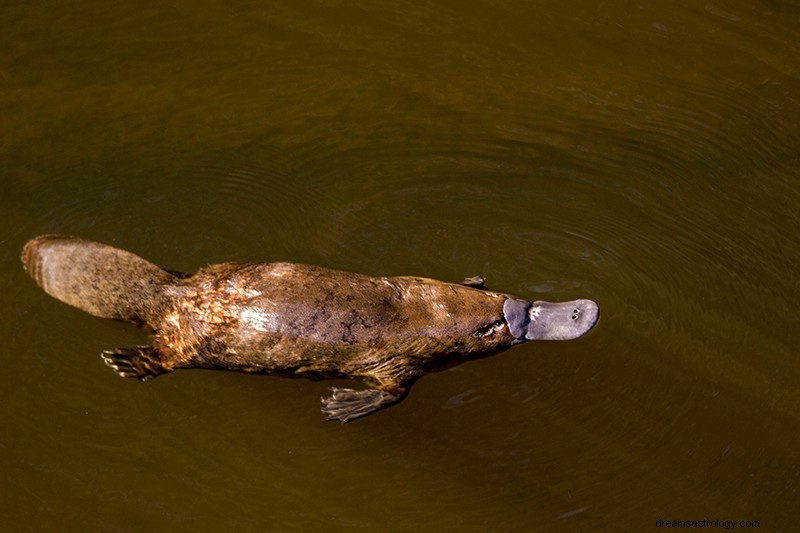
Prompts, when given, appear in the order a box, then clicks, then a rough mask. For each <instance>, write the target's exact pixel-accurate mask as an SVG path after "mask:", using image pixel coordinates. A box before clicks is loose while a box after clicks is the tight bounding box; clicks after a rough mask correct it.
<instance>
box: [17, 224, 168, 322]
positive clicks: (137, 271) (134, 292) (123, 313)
mask: <svg viewBox="0 0 800 533" xmlns="http://www.w3.org/2000/svg"><path fill="white" fill-rule="evenodd" d="M22 263H23V265H24V266H25V271H26V272H27V273H28V275H29V276H30V277H31V278H33V280H34V281H35V282H36V283H37V284H38V285H39V286H40V287H41V288H42V289H44V291H45V292H46V293H47V294H49V295H50V296H52V297H54V298H56V299H58V300H61V301H62V302H64V303H66V304H69V305H71V306H73V307H77V308H78V309H81V310H83V311H86V312H87V313H90V314H92V315H94V316H98V317H101V318H112V319H116V320H124V321H126V322H132V323H134V324H138V325H147V326H150V327H151V328H152V327H153V324H150V323H148V317H154V316H157V315H158V314H159V313H158V309H159V308H160V307H162V306H163V290H164V288H165V287H166V286H168V285H169V284H170V283H172V282H174V281H175V279H176V278H175V276H173V275H172V274H170V273H168V272H166V271H165V270H163V269H161V268H159V267H157V266H156V265H154V264H152V263H150V262H149V261H145V260H144V259H142V258H141V257H139V256H137V255H135V254H132V253H130V252H126V251H125V250H120V249H118V248H114V247H113V246H107V245H105V244H100V243H97V242H93V241H87V240H84V239H79V238H77V237H66V236H63V235H42V236H41V237H37V238H35V239H33V240H31V241H29V242H28V243H27V244H26V245H25V248H24V249H23V251H22Z"/></svg>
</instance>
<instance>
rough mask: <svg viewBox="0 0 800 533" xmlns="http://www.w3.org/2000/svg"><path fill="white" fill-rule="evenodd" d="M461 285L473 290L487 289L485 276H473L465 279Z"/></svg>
mask: <svg viewBox="0 0 800 533" xmlns="http://www.w3.org/2000/svg"><path fill="white" fill-rule="evenodd" d="M459 285H464V286H465V287H472V288H473V289H485V288H486V278H484V277H483V276H472V277H471V278H464V281H462V282H461V283H459Z"/></svg>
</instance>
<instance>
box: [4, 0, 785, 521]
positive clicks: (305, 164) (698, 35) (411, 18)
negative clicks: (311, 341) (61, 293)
mask: <svg viewBox="0 0 800 533" xmlns="http://www.w3.org/2000/svg"><path fill="white" fill-rule="evenodd" d="M798 28H800V8H798V7H797V4H796V3H793V2H784V1H781V0H765V1H747V2H745V1H743V0H731V1H728V2H713V1H712V2H706V1H702V2H692V1H686V2H667V1H654V2H641V3H637V2H616V3H599V4H598V3H596V2H580V1H575V0H568V1H564V2H544V1H534V2H522V1H505V2H504V1H499V2H473V1H470V2H453V1H447V2H436V3H423V2H378V1H372V2H359V3H341V2H336V1H316V2H246V1H228V2H204V3H197V2H181V1H176V2H81V3H75V2H66V1H64V2H57V1H42V2H5V3H4V4H3V6H2V7H0V35H2V36H3V37H2V42H3V46H2V47H0V180H1V181H0V183H2V189H3V190H2V193H1V194H0V228H2V229H0V261H2V262H1V263H0V268H1V269H2V270H1V271H0V283H1V284H2V285H1V286H0V290H2V294H3V298H2V300H1V301H2V306H1V307H0V313H1V314H0V336H1V337H2V338H3V344H2V346H3V349H2V352H0V355H2V372H0V400H2V401H0V522H1V523H2V524H4V527H5V528H8V529H9V530H14V531H22V530H31V531H40V530H51V531H98V530H100V531H146V530H150V531H152V530H155V531H248V530H249V531H264V530H268V531H367V530H383V531H411V530H423V531H531V530H533V531H610V532H619V531H632V532H634V531H635V532H639V531H651V530H658V528H657V527H656V521H657V520H659V519H666V520H703V519H707V520H714V519H721V520H736V521H737V523H738V521H741V520H745V521H758V522H759V524H760V528H758V529H760V530H763V531H793V530H795V529H796V527H797V520H798V518H800V512H799V511H798V509H799V508H800V489H799V488H798V484H800V466H798V461H799V460H800V457H799V456H800V350H798V344H799V343H800V319H798V313H797V309H798V308H799V307H800V272H799V270H800V269H799V268H798V264H800V192H798V178H799V177H800V60H798V58H800V29H798ZM53 232H58V233H68V234H74V235H79V236H82V237H86V238H91V239H96V240H101V241H104V242H108V243H111V244H115V245H117V246H120V247H123V248H126V249H129V250H131V251H134V252H136V253H139V254H141V255H143V256H144V257H147V258H148V259H151V260H153V261H154V262H156V263H158V264H161V265H166V266H170V267H172V268H175V269H182V270H193V269H196V268H198V267H202V266H205V265H207V264H209V263H214V262H220V261H228V260H239V261H244V260H259V261H278V260H281V261H287V260H288V261H302V262H309V263H314V264H320V265H324V266H329V267H336V268H343V269H348V270H353V271H358V272H364V273H368V274H373V275H396V274H414V275H423V276H429V277H435V278H440V279H446V280H460V279H462V278H463V277H465V276H472V275H476V274H481V275H483V276H486V277H487V278H488V280H489V285H490V286H491V287H492V288H494V289H497V290H502V291H505V292H512V293H516V294H518V295H520V296H522V297H526V298H530V299H534V298H541V299H549V300H559V299H572V298H577V297H588V298H593V299H595V300H596V301H598V302H599V303H600V306H601V309H602V317H601V321H600V323H599V324H598V326H597V328H596V329H595V330H594V331H593V332H592V333H591V334H590V335H588V336H587V337H584V338H582V339H579V340H577V341H573V342H565V343H538V344H537V343H529V344H526V345H523V346H519V347H516V348H514V349H512V350H510V351H508V352H505V353H503V354H502V355H498V356H496V357H493V358H489V359H485V360H481V361H477V362H472V363H468V364H465V365H463V366H460V367H456V368H454V369H451V370H449V371H446V372H442V373H438V374H433V375H430V376H427V377H426V378H424V379H422V380H421V381H420V382H419V383H417V385H416V386H415V387H414V389H413V391H412V393H411V395H410V396H409V397H408V398H407V399H406V400H405V401H404V402H403V403H402V404H400V405H399V406H397V407H394V408H392V409H389V410H387V411H383V412H381V413H379V414H377V415H375V416H371V417H368V418H366V419H363V420H360V421H357V422H354V423H352V424H349V425H347V426H341V425H339V424H334V423H329V422H326V421H324V420H323V416H322V414H321V413H320V412H319V397H320V396H322V395H325V394H326V393H327V387H328V386H330V385H331V384H330V383H325V382H306V381H293V380H285V379H279V378H271V377H258V376H245V375H238V374H227V373H215V372H202V371H194V372H183V373H181V372H178V373H176V374H173V375H170V376H165V377H163V378H159V379H157V380H155V381H154V382H152V383H148V384H146V385H143V384H140V383H138V382H135V381H133V380H123V379H120V378H119V377H117V376H116V375H115V374H114V373H113V372H111V371H110V370H109V369H108V368H106V367H105V365H103V364H102V361H101V360H100V357H99V353H100V352H101V351H102V350H103V349H107V348H110V347H114V346H129V345H133V344H136V343H143V342H146V336H145V334H144V333H143V332H141V331H138V330H136V329H135V328H133V327H131V326H128V325H125V324H119V323H114V322H110V321H103V320H100V319H95V318H92V317H90V316H88V315H85V314H83V313H81V312H80V311H77V310H74V309H72V308H69V307H67V306H65V305H63V304H60V303H58V302H56V301H55V300H52V299H50V298H48V297H47V296H46V295H45V294H44V293H43V292H41V291H40V290H38V289H37V288H36V287H35V286H34V284H33V283H31V282H30V281H29V280H28V279H27V277H26V276H25V274H24V273H23V271H22V268H21V265H20V263H19V253H20V250H21V247H22V245H23V244H24V243H25V241H26V240H27V239H29V238H31V237H33V236H35V235H38V234H41V233H53ZM737 529H740V530H741V529H745V528H744V527H742V526H739V527H737ZM716 530H719V528H717V529H716Z"/></svg>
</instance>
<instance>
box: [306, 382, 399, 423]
mask: <svg viewBox="0 0 800 533" xmlns="http://www.w3.org/2000/svg"><path fill="white" fill-rule="evenodd" d="M331 391H333V394H332V395H331V396H329V397H327V398H322V403H323V404H324V405H323V406H322V412H323V413H325V414H326V415H328V420H339V421H340V422H341V423H342V424H345V423H347V422H350V421H351V420H355V419H356V418H361V417H362V416H367V415H368V414H371V413H374V412H375V411H378V410H380V409H386V408H387V407H389V406H391V405H393V404H395V403H397V402H399V401H400V400H402V399H403V395H402V394H392V393H391V392H387V391H384V390H378V389H364V390H354V389H337V388H331Z"/></svg>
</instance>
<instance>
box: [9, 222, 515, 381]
mask: <svg viewBox="0 0 800 533" xmlns="http://www.w3.org/2000/svg"><path fill="white" fill-rule="evenodd" d="M22 260H23V263H24V266H25V270H26V271H27V272H28V274H29V275H30V276H31V277H32V278H33V279H34V280H35V281H36V283H37V284H38V285H39V286H40V287H42V288H43V289H44V290H45V291H46V292H47V293H48V294H50V295H51V296H53V297H55V298H57V299H59V300H61V301H63V302H65V303H68V304H70V305H72V306H75V307H78V308H80V309H82V310H84V311H86V312H88V313H91V314H93V315H95V316H99V317H104V318H112V319H117V320H124V321H127V322H131V323H134V324H137V325H140V326H145V327H147V328H149V329H151V330H152V331H153V332H154V335H153V347H152V349H151V348H149V347H141V348H139V349H136V350H139V351H137V352H136V354H135V355H136V357H135V358H132V359H133V360H134V364H133V365H134V366H132V367H131V370H130V372H131V373H130V374H125V373H123V372H121V371H120V370H119V369H117V371H118V372H120V373H121V374H123V375H133V376H134V377H139V378H140V379H142V380H145V379H149V378H151V377H154V376H155V375H158V374H160V373H165V372H171V371H173V370H177V369H179V368H209V369H224V370H238V371H244V372H258V373H268V374H279V375H286V376H301V377H310V378H325V377H338V378H352V379H358V380H361V381H364V382H366V383H368V384H369V385H370V386H372V387H375V388H377V389H380V390H382V391H387V392H390V393H392V394H394V395H402V394H404V393H405V391H406V390H407V388H408V386H410V384H411V383H413V381H414V380H416V379H417V378H418V377H420V376H421V375H422V374H423V373H425V372H427V371H430V370H433V369H436V368H439V367H442V366H445V365H449V364H452V363H453V362H456V361H461V360H465V359H468V358H473V357H478V356H481V355H486V354H487V353H491V352H494V351H497V350H499V349H502V348H505V347H508V346H510V345H511V343H512V342H513V340H514V339H513V338H512V336H511V334H510V333H509V331H508V327H507V326H506V325H505V322H504V321H503V302H504V301H505V299H506V298H508V297H509V295H505V294H500V293H496V292H492V291H485V290H479V289H475V288H471V287H465V286H462V285H459V284H455V283H446V282H441V281H436V280H432V279H426V278H417V277H370V276H364V275H360V274H352V273H348V272H342V271H337V270H331V269H327V268H322V267H316V266H310V265H303V264H293V263H269V264H254V263H224V264H218V265H213V266H210V267H207V268H204V269H201V270H200V271H198V272H197V273H196V274H194V275H192V276H189V277H181V276H176V275H173V274H171V273H169V272H167V271H165V270H164V269H161V268H159V267H157V266H155V265H153V264H152V263H150V262H148V261H146V260H144V259H142V258H140V257H138V256H136V255H134V254H131V253H130V252H126V251H124V250H120V249H117V248H113V247H111V246H107V245H103V244H99V243H95V242H91V241H87V240H83V239H79V238H75V237H64V236H58V235H50V236H42V237H38V238H36V239H33V240H32V241H30V242H29V243H28V244H27V245H26V246H25V249H24V251H23V255H22ZM136 361H139V362H138V363H136ZM136 364H138V365H140V367H136V366H135V365H136Z"/></svg>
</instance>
